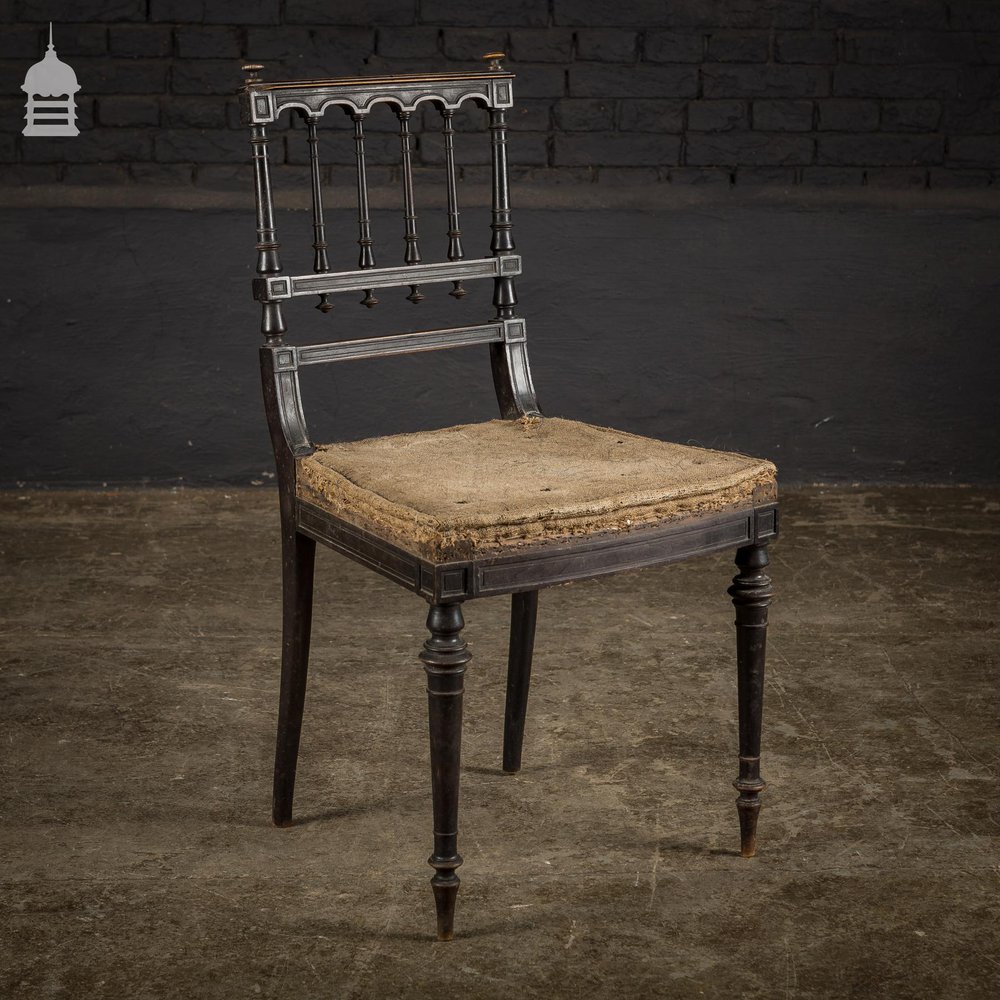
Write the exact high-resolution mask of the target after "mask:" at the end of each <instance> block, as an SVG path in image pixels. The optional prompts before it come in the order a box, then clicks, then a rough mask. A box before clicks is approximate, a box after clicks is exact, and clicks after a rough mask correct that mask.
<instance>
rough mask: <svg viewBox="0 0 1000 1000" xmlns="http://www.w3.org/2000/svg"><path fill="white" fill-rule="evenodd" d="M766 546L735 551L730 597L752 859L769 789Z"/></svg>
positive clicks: (745, 826) (743, 847)
mask: <svg viewBox="0 0 1000 1000" xmlns="http://www.w3.org/2000/svg"><path fill="white" fill-rule="evenodd" d="M767 564H768V558H767V543H766V542H765V543H763V544H758V545H747V546H745V547H744V548H741V549H739V550H738V551H737V553H736V565H737V567H739V573H738V574H737V575H736V576H735V577H733V585H732V586H731V587H730V588H729V595H730V597H732V599H733V605H734V606H735V608H736V667H737V685H738V697H739V726H740V754H739V765H740V766H739V777H738V778H737V779H736V780H735V781H734V782H733V786H734V787H735V788H736V790H737V791H738V792H739V793H740V794H739V798H737V800H736V808H737V811H738V812H739V817H740V853H741V854H742V855H743V857H745V858H752V857H753V856H754V854H755V853H756V852H757V816H758V814H759V813H760V793H761V792H762V791H764V788H765V787H766V785H765V784H764V780H763V779H762V778H761V776H760V726H761V713H762V710H763V706H764V655H765V651H766V639H767V609H768V605H770V603H771V599H772V597H773V596H774V591H773V590H772V589H771V578H770V577H769V576H768V575H767V573H766V569H767Z"/></svg>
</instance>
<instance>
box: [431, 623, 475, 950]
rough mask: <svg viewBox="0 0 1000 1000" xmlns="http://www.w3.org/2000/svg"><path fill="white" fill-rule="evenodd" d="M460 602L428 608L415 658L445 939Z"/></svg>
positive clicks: (454, 889) (450, 908)
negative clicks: (423, 676)
mask: <svg viewBox="0 0 1000 1000" xmlns="http://www.w3.org/2000/svg"><path fill="white" fill-rule="evenodd" d="M464 625H465V621H464V619H463V617H462V606H461V604H432V605H431V608H430V611H429V613H428V615H427V628H428V630H429V631H430V633H431V635H430V638H429V639H427V640H426V641H425V642H424V648H423V650H422V651H421V653H420V660H421V662H422V663H423V665H424V670H425V671H426V673H427V709H428V718H429V722H430V742H431V789H432V794H433V798H434V853H433V854H432V855H431V856H430V858H428V859H427V861H428V864H429V865H430V866H431V867H432V868H433V869H434V877H433V878H432V879H431V886H432V888H433V889H434V903H435V906H436V908H437V934H438V939H439V940H441V941H450V940H451V938H452V937H453V936H454V930H455V900H456V898H457V896H458V886H459V878H458V875H457V874H456V872H455V869H456V868H458V866H459V865H461V863H462V856H461V855H460V854H459V853H458V788H459V768H460V764H461V751H462V693H463V690H464V687H463V681H464V676H465V667H466V664H467V663H468V662H469V660H471V659H472V654H471V653H470V652H469V650H468V647H467V646H466V644H465V640H464V639H462V636H461V633H462V628H463V627H464Z"/></svg>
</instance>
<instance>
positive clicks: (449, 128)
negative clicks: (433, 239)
mask: <svg viewBox="0 0 1000 1000" xmlns="http://www.w3.org/2000/svg"><path fill="white" fill-rule="evenodd" d="M441 119H442V122H443V127H442V129H441V132H442V134H443V135H444V160H445V172H446V178H447V184H448V260H462V259H464V257H465V254H464V253H463V251H462V230H461V228H460V226H459V213H458V185H457V183H456V180H455V126H454V119H455V112H454V111H452V110H450V109H449V108H442V109H441ZM448 294H449V295H451V296H453V297H454V298H456V299H460V298H461V297H462V296H463V295H465V289H464V288H463V287H462V282H461V281H453V282H452V290H451V291H450V292H449V293H448Z"/></svg>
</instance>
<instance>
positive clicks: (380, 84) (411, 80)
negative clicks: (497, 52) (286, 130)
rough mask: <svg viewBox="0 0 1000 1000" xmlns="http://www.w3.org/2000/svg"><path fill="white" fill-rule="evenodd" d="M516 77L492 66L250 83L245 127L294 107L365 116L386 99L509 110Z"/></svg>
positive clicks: (408, 107) (404, 104)
mask: <svg viewBox="0 0 1000 1000" xmlns="http://www.w3.org/2000/svg"><path fill="white" fill-rule="evenodd" d="M513 79H514V74H513V73H508V72H505V71H496V70H492V71H489V72H472V73H414V74H410V75H402V76H372V77H345V78H338V79H330V80H284V81H279V82H277V83H262V82H258V81H250V82H248V83H247V85H246V87H245V88H244V89H243V90H242V92H241V104H240V107H241V113H242V116H243V124H245V125H264V124H268V123H270V122H273V121H275V120H276V119H277V118H278V117H279V116H280V115H281V113H282V112H283V111H287V110H289V109H291V108H298V109H299V110H300V111H302V112H303V113H305V114H307V115H316V116H319V115H322V114H323V113H324V112H325V111H326V109H327V108H329V107H331V106H339V107H341V108H343V109H344V110H345V111H347V112H348V113H349V114H362V115H363V114H367V113H368V112H370V111H371V109H372V108H373V107H374V106H375V105H376V104H386V103H387V104H393V105H395V106H397V107H398V108H399V109H400V110H401V111H416V110H417V108H418V107H419V106H420V105H421V104H423V103H424V102H426V101H431V102H434V103H437V104H439V105H440V106H441V107H444V108H451V109H454V108H458V107H460V106H461V105H462V104H463V103H464V102H465V101H469V100H474V101H476V102H477V103H479V104H481V105H483V106H484V107H487V108H509V107H511V106H512V105H513V103H514V101H513V92H512V86H511V81H512V80H513Z"/></svg>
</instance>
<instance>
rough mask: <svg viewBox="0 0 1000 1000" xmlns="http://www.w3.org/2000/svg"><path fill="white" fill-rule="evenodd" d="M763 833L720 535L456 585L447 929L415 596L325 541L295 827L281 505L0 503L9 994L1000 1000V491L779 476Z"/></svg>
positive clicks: (2, 979)
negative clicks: (274, 781) (287, 812)
mask: <svg viewBox="0 0 1000 1000" xmlns="http://www.w3.org/2000/svg"><path fill="white" fill-rule="evenodd" d="M784 505H785V518H784V522H783V525H784V537H783V538H782V539H781V540H780V541H779V542H778V543H777V544H776V545H775V546H774V547H773V550H772V555H773V559H772V568H773V574H772V575H773V577H774V580H775V585H776V588H777V593H778V600H777V601H776V603H775V605H774V607H773V610H772V626H771V635H770V637H769V647H770V649H769V652H770V660H769V664H768V681H767V690H766V705H765V728H764V747H763V755H764V756H763V761H764V774H765V776H766V777H767V779H768V780H769V783H770V788H769V790H768V792H767V793H766V794H765V805H764V809H763V811H762V813H761V821H760V839H761V847H760V853H759V855H758V857H757V858H756V859H754V860H752V861H744V860H742V859H741V858H739V856H738V854H737V851H736V848H737V846H738V837H737V822H736V810H735V808H734V806H733V801H734V798H735V792H733V790H732V789H731V788H730V786H729V781H730V780H731V778H732V777H733V776H734V774H735V741H736V737H735V732H736V720H735V691H734V667H733V648H732V647H733V634H732V633H733V630H732V624H731V622H732V614H731V608H730V606H729V603H728V600H727V598H726V597H725V587H726V585H727V584H728V581H729V578H730V577H731V576H732V573H733V568H732V566H731V563H730V559H729V557H728V556H718V557H711V558H706V559H701V560H696V561H692V562H688V563H684V564H680V565H676V566H667V567H663V568H658V569H652V570H645V571H642V572H640V573H628V574H624V575H621V576H617V577H613V578H609V579H606V580H602V581H594V582H590V583H586V584H576V585H572V586H567V587H559V588H555V589H553V590H549V591H545V592H543V594H542V597H541V605H540V615H539V626H538V637H537V649H538V654H537V656H536V667H535V680H534V688H533V692H532V700H531V705H530V709H529V718H528V729H527V737H526V744H525V769H524V771H523V772H522V773H521V774H520V775H518V776H516V777H512V776H506V775H503V774H502V773H500V771H499V754H500V736H501V720H502V713H503V707H502V706H503V691H504V677H503V669H502V668H503V664H504V641H505V629H506V623H505V614H506V607H507V602H506V600H500V599H495V600H485V601H480V602H472V603H471V604H470V605H469V606H468V607H467V608H466V619H467V621H468V629H467V635H468V637H469V640H470V642H471V644H472V648H473V652H474V659H473V662H472V664H471V666H470V673H469V676H468V679H467V695H466V713H467V716H466V726H465V748H464V772H463V793H462V795H463V798H462V832H461V838H460V847H461V850H462V852H463V854H464V855H465V859H466V863H465V865H464V867H463V868H462V869H461V875H462V879H463V883H462V889H461V892H460V894H459V903H458V925H457V926H458V938H457V940H456V941H454V942H453V943H450V944H440V943H437V942H436V941H434V939H433V924H434V920H433V903H432V898H431V892H430V888H429V884H428V879H429V877H430V874H431V870H430V869H429V868H428V867H427V866H426V864H425V863H424V859H425V858H426V857H427V854H428V853H429V850H430V846H431V845H430V802H429V781H428V778H429V775H428V765H427V751H426V735H425V715H424V713H425V697H424V691H423V687H424V685H423V675H422V672H421V671H420V669H419V665H418V663H417V661H416V658H415V654H416V652H417V649H418V648H419V646H420V643H421V642H422V641H423V637H424V632H423V618H424V613H425V606H424V604H423V602H422V601H421V600H420V599H419V598H417V597H415V596H414V595H411V594H407V593H405V592H404V591H402V590H401V589H399V588H397V587H396V586H395V585H393V584H391V583H389V582H387V581H384V580H382V579H381V578H379V577H377V576H375V575H374V574H372V573H370V572H368V571H366V570H363V569H362V568H360V567H357V566H355V565H353V564H352V563H350V562H348V561H347V560H345V559H343V558H341V557H339V556H336V555H334V554H332V553H330V552H328V551H323V552H321V555H320V559H319V566H318V580H317V585H318V595H319V598H318V603H317V615H316V626H315V633H314V634H315V640H314V654H313V670H312V679H311V688H310V693H309V697H308V700H307V715H306V726H305V733H304V738H303V750H302V760H301V765H300V770H299V791H298V800H297V816H298V823H297V825H296V826H294V827H292V828H291V829H288V830H277V829H275V828H273V827H271V826H270V825H269V804H270V803H269V796H270V789H269V771H270V767H271V744H272V737H273V724H274V709H275V704H276V692H277V676H278V674H277V652H278V643H277V636H278V627H279V607H278V596H279V587H278V565H279V564H278V549H277V532H276V511H275V506H276V505H275V498H274V495H273V493H266V492H253V491H234V490H229V491H226V492H223V491H200V492H199V491H193V492H190V491H188V492H166V491H160V492H113V493H29V494H18V493H7V494H2V495H0V528H2V547H3V563H2V566H3V569H2V574H3V593H4V616H3V617H4V624H3V669H2V673H0V681H2V685H3V693H4V694H3V701H2V711H3V729H2V740H3V753H2V768H3V789H2V792H3V801H2V827H0V853H2V858H3V862H2V880H3V898H2V904H0V906H2V917H0V919H2V923H0V926H2V931H0V969H2V972H0V995H2V996H3V997H12V998H16V997H29V996H32V997H33V996H37V997H83V996H86V997H88V998H91V997H116V998H118V997H121V996H128V997H130V998H145V997H255V996H264V997H267V996H283V995H286V994H287V995H296V996H309V997H319V996H323V997H331V998H337V1000H344V998H353V997H417V996H434V997H438V998H445V997H459V996H462V997H477V998H478V997H482V998H493V997H497V998H499V997H505V998H506V997H510V996H512V995H515V996H524V997H545V998H555V997H574V998H575V1000H580V998H583V997H604V996H615V997H674V998H687V997H692V998H696V997H720V998H722V997H725V998H731V997H768V998H775V997H778V998H797V997H804V998H805V997H887V998H888V997H891V998H902V997H928V998H929V997H935V998H937V997H947V998H949V1000H959V998H966V997H968V998H972V997H984V998H985V997H991V998H992V997H995V996H997V995H998V994H1000V948H998V942H1000V924H998V915H1000V901H998V890H1000V852H998V840H997V835H998V833H1000V829H998V816H1000V807H998V800H997V796H996V785H995V779H996V773H997V769H998V734H1000V713H998V711H997V707H998V706H997V687H996V676H997V660H998V645H997V612H998V608H997V595H998V579H997V577H998V567H1000V559H998V557H1000V546H998V544H997V543H998V535H1000V524H998V522H1000V516H998V515H1000V490H987V489H979V488H969V489H944V488H928V489H925V488H905V489H854V490H852V489H841V488H838V489H820V488H813V489H809V490H805V491H796V492H791V493H789V494H787V495H786V496H785V499H784Z"/></svg>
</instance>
